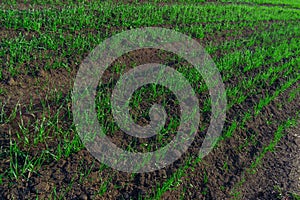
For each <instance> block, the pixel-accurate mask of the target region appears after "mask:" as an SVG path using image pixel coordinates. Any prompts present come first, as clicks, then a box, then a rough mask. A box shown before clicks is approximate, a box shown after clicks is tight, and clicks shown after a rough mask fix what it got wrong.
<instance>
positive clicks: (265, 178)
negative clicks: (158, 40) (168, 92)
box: [0, 5, 300, 200]
mask: <svg viewBox="0 0 300 200" xmlns="http://www.w3.org/2000/svg"><path fill="white" fill-rule="evenodd" d="M24 6H26V5H24ZM27 6H28V5H27ZM270 23H276V22H270ZM258 27H259V25H258ZM10 31H11V30H6V29H2V28H1V29H0V36H1V38H2V37H3V38H9V37H12V38H13V37H15V36H17V35H18V33H19V32H20V30H14V31H12V32H11V33H10ZM253 32H254V30H251V29H250V28H249V29H248V28H245V30H242V31H241V33H240V35H238V36H236V37H231V36H230V30H228V31H224V32H222V33H219V34H218V35H214V36H206V38H204V39H203V40H200V42H201V43H202V44H203V45H204V46H205V44H208V43H209V42H210V41H212V39H213V40H214V43H215V44H220V43H221V42H223V41H228V40H234V39H237V38H240V37H247V36H250V35H251V34H252V33H253ZM31 34H37V33H28V37H30V35H31ZM86 53H88V52H86ZM226 53H229V52H228V51H226V52H225V51H222V52H216V53H215V55H212V57H213V58H217V57H220V56H223V55H225V54H226ZM85 56H86V55H81V56H79V57H76V58H71V59H69V60H68V62H70V66H71V71H68V70H66V69H56V70H39V71H38V72H37V74H34V75H32V74H25V73H21V74H20V75H18V76H17V77H11V76H10V75H9V74H8V73H6V77H5V80H4V81H2V82H1V83H0V87H1V88H3V89H4V93H3V94H1V95H0V99H1V102H2V103H3V104H4V107H3V111H1V112H2V113H3V114H2V115H5V116H10V115H11V113H12V112H13V109H14V108H17V109H18V112H17V115H16V116H15V117H14V118H13V119H11V121H10V122H9V123H4V122H1V121H0V122H1V123H0V144H1V149H0V156H1V160H0V166H1V167H0V174H2V173H3V172H4V171H5V170H6V169H8V168H9V167H10V165H9V164H10V163H9V162H10V159H12V158H11V157H10V155H9V153H8V150H9V143H10V140H12V141H16V142H17V144H18V145H19V146H20V149H21V150H22V151H24V152H26V153H27V154H28V155H29V156H30V157H37V156H39V155H40V154H41V151H42V150H46V149H49V151H50V152H55V150H56V148H57V145H58V144H59V143H60V142H62V141H63V139H62V135H61V134H60V133H57V132H56V131H55V130H52V129H51V127H48V129H49V136H50V137H49V139H47V142H40V143H39V144H38V145H37V146H26V145H24V141H22V140H20V139H18V137H17V132H18V131H19V129H20V128H19V124H20V123H21V121H23V122H24V123H25V124H26V123H29V125H28V128H29V130H30V133H31V134H32V138H29V140H32V139H33V137H34V135H35V134H36V130H34V128H33V125H32V124H30V122H34V121H37V120H41V119H43V117H44V118H45V119H46V120H50V119H51V117H53V116H54V115H55V114H56V113H57V111H58V110H59V109H61V114H60V115H59V117H58V119H59V122H58V124H59V127H61V128H62V130H69V129H71V131H70V135H69V136H68V137H69V138H70V139H73V138H74V137H75V135H76V132H75V131H74V129H72V128H70V127H71V126H72V116H68V114H67V113H68V112H67V111H68V110H70V108H71V103H70V99H69V97H70V91H71V89H72V84H73V81H74V78H75V76H76V72H77V70H78V67H79V66H78V64H76V62H75V59H76V60H80V59H81V58H84V57H85ZM171 57H172V54H170V53H167V52H161V51H158V50H153V49H147V50H142V51H135V52H131V53H129V54H127V55H124V56H123V57H121V58H120V59H118V60H117V61H116V63H122V64H125V65H126V66H127V67H126V69H125V71H126V70H128V69H130V66H131V64H132V63H136V64H137V65H140V64H145V63H149V62H158V63H164V64H167V65H169V66H172V67H174V68H175V69H176V68H178V67H179V66H181V65H183V64H185V65H186V64H187V63H184V62H183V63H176V62H174V61H173V60H172V59H170V58H171ZM39 62H40V63H39ZM284 62H288V59H286V60H283V61H282V62H280V63H281V64H282V63H284ZM280 63H278V64H280ZM29 64H30V63H29ZM31 64H32V63H31ZM34 64H40V65H43V64H44V62H43V61H38V62H37V63H34ZM187 66H188V65H187ZM267 67H268V66H262V68H261V69H260V70H265V69H267ZM241 70H242V69H238V70H237V71H241ZM260 70H254V71H251V72H247V73H245V74H244V75H243V76H240V74H238V73H237V74H233V75H232V76H231V78H229V79H228V80H227V81H226V82H225V86H226V87H229V86H234V85H238V83H239V82H240V81H241V80H243V79H247V78H249V77H253V76H256V75H257V74H259V73H260ZM225 73H227V72H223V74H222V75H225ZM295 76H297V74H294V75H290V76H289V77H282V78H280V79H279V80H278V81H276V82H275V83H272V84H271V83H261V86H262V87H257V88H254V90H255V93H254V94H251V95H250V96H249V97H248V98H247V99H246V101H245V102H243V103H241V104H239V105H234V106H233V107H232V108H231V109H230V110H229V111H228V112H227V119H226V123H225V128H224V129H225V130H226V129H227V128H228V127H229V126H230V125H231V123H232V121H233V120H235V119H237V120H238V121H239V122H240V121H241V119H242V117H243V113H245V112H247V111H248V110H250V111H253V108H254V106H255V105H256V104H257V103H258V101H259V99H261V98H264V97H265V96H266V94H268V93H269V94H273V93H274V92H275V90H276V89H277V88H279V86H280V85H282V84H283V83H284V82H286V81H287V80H289V78H290V77H295ZM112 77H113V79H112V80H111V78H112ZM118 77H119V75H118V74H114V73H113V72H112V71H111V70H107V71H106V73H105V77H104V78H103V81H104V82H105V81H106V84H107V85H110V84H113V83H115V81H117V80H118ZM299 83H300V82H299V81H298V82H297V83H295V84H294V85H293V86H291V87H290V88H289V89H287V90H286V91H285V92H283V93H282V94H280V96H278V97H277V98H276V99H275V100H274V101H272V102H271V103H270V105H268V106H267V107H265V108H263V110H262V112H261V113H260V114H259V115H258V116H256V117H253V118H251V119H250V120H249V121H248V122H246V123H245V125H244V126H243V127H239V128H238V129H237V130H236V131H235V132H234V134H233V136H232V137H231V138H229V139H225V140H224V141H222V142H220V144H219V145H218V147H217V148H215V149H214V150H213V151H212V152H211V153H210V154H209V155H208V156H206V157H205V158H204V159H203V160H202V161H201V162H199V163H197V164H196V165H195V166H192V167H190V168H188V169H187V171H186V172H185V175H184V176H183V177H182V178H181V179H180V180H181V181H180V183H179V184H178V185H176V187H174V190H171V191H167V192H165V193H164V194H163V196H162V197H161V198H162V199H171V200H173V199H179V198H181V197H183V199H232V198H233V197H234V195H233V194H232V193H231V192H232V191H234V190H235V189H236V186H237V185H238V184H239V183H240V182H241V181H242V180H243V179H245V180H246V181H245V182H244V183H243V184H241V186H240V187H238V188H237V190H238V191H240V192H241V194H240V196H239V197H240V198H241V199H291V193H294V194H298V195H300V191H299V188H300V181H299V178H300V169H299V166H300V160H299V153H300V143H299V129H300V127H299V123H298V126H296V127H293V128H291V129H288V130H286V131H285V134H286V135H285V136H284V137H283V138H282V139H281V141H280V142H279V143H278V145H277V146H276V149H275V151H274V152H268V153H267V154H266V155H265V157H264V158H263V160H262V162H261V165H259V166H258V168H257V169H256V173H255V174H249V173H247V172H246V168H248V167H249V166H250V165H251V163H252V162H253V160H254V159H255V158H256V156H257V155H258V154H259V153H260V152H261V151H262V149H263V147H265V146H266V145H268V144H269V142H270V141H271V140H272V139H273V137H274V135H273V134H274V132H275V131H276V129H277V127H278V126H279V125H280V124H282V123H283V122H285V121H286V120H287V119H288V118H292V117H295V116H296V114H297V111H299V110H300V105H299V101H300V94H299V93H298V94H297V95H296V97H295V99H294V100H293V101H292V102H289V101H288V98H289V94H290V92H291V91H292V90H293V89H295V88H298V87H299ZM194 87H199V85H194ZM111 89H112V88H108V89H107V92H111ZM58 92H61V94H62V97H61V98H60V99H59V101H58V102H56V101H55V100H54V97H55V94H57V93H58ZM244 93H245V94H247V93H251V92H250V91H244ZM207 96H208V92H207V91H206V92H204V93H203V94H201V96H200V95H198V97H199V102H200V105H202V104H203V102H204V100H205V99H206V98H207ZM162 98H167V97H162ZM160 100H161V99H158V100H157V101H158V102H159V101H160ZM42 101H45V103H43V102H42ZM44 104H45V105H44ZM16 105H17V107H16ZM30 105H32V106H30ZM148 106H149V102H145V103H144V104H143V106H142V107H141V110H145V109H147V108H148ZM173 106H174V105H173ZM170 110H171V114H178V112H175V111H176V109H173V111H172V107H170ZM132 112H133V114H137V113H140V110H136V111H132ZM172 112H173V113H172ZM202 114H203V116H202V118H201V123H202V124H203V125H205V126H206V127H207V126H208V123H209V113H202ZM205 131H206V130H205ZM205 131H203V132H199V134H198V135H197V137H196V139H195V141H194V142H193V144H192V145H191V147H190V148H189V151H188V152H186V153H185V154H184V155H183V156H182V158H180V159H179V160H178V161H176V162H175V163H173V164H172V165H171V166H168V167H166V168H164V169H161V170H159V171H155V172H151V173H142V174H135V175H132V174H130V173H124V172H119V171H116V170H114V169H111V168H109V167H106V166H104V165H103V164H101V163H99V162H98V161H97V160H96V159H94V158H93V157H92V156H91V154H90V153H89V152H88V151H87V150H86V149H84V148H83V149H82V150H79V151H76V150H74V151H73V152H72V153H71V154H70V156H68V157H66V156H65V157H64V156H63V157H62V158H61V159H59V160H55V159H53V158H51V157H49V159H48V160H47V161H45V162H44V163H43V165H42V166H41V168H40V169H39V170H38V171H37V173H35V172H33V173H30V172H27V173H26V174H25V176H26V177H22V178H20V179H18V180H17V181H16V180H15V179H14V178H11V179H10V178H5V177H4V179H3V180H2V182H3V183H2V184H0V199H35V198H36V196H37V195H38V197H39V199H46V198H49V199H54V197H61V198H62V199H138V197H139V196H140V197H142V198H145V197H146V196H148V195H150V196H151V197H152V196H153V195H155V193H156V191H157V188H156V187H157V185H162V184H163V183H164V182H165V181H166V180H168V179H170V177H172V175H173V174H174V173H176V172H177V170H178V169H179V168H180V167H183V166H184V165H185V163H186V162H187V160H188V158H190V157H192V158H194V157H195V156H196V155H197V153H198V151H199V147H200V145H201V142H202V141H203V134H202V133H204V134H205ZM251 135H254V136H255V144H252V143H249V144H248V145H245V141H247V140H249V138H250V137H251ZM110 137H111V140H112V141H113V142H114V143H115V144H116V145H118V146H122V145H124V146H127V145H128V144H129V141H131V140H133V138H132V137H129V136H124V134H123V133H122V132H119V133H118V134H115V135H110ZM169 139H170V138H169ZM31 142H32V141H31ZM141 142H142V141H141ZM158 146H159V145H158ZM139 150H141V151H142V149H139ZM19 159H20V160H19V163H20V164H24V159H23V158H19ZM225 163H226V165H224V164H225ZM224 166H225V167H224ZM88 171H89V173H86V172H88ZM83 174H87V175H86V176H85V175H83ZM103 184H106V187H107V190H106V191H105V192H104V194H103V195H99V194H97V191H99V188H100V186H101V185H103ZM54 191H55V192H54Z"/></svg>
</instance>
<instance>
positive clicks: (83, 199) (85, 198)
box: [79, 194, 88, 200]
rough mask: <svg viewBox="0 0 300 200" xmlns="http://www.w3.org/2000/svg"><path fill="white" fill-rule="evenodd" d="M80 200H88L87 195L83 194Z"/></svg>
mask: <svg viewBox="0 0 300 200" xmlns="http://www.w3.org/2000/svg"><path fill="white" fill-rule="evenodd" d="M79 199H81V200H88V196H87V195H86V194H81V195H80V196H79Z"/></svg>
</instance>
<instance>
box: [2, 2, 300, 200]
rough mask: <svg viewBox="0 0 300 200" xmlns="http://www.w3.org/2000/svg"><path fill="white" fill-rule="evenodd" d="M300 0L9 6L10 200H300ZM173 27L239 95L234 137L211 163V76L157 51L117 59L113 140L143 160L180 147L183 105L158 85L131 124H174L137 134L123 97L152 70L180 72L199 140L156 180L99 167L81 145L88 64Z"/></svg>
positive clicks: (227, 126) (233, 111)
mask: <svg viewBox="0 0 300 200" xmlns="http://www.w3.org/2000/svg"><path fill="white" fill-rule="evenodd" d="M299 24H300V0H292V1H290V0H207V1H205V0H198V1H196V0H193V1H192V0H185V1H183V0H178V1H176V2H175V1H169V0H161V1H153V0H152V1H148V2H146V1H140V2H138V1H128V0H121V1H102V2H100V1H89V0H76V1H75V0H64V1H58V0H57V1H56V0H27V1H20V0H7V1H3V2H2V3H0V60H1V68H0V99H1V101H0V110H1V112H0V144H1V148H0V199H83V200H84V199H119V200H122V199H125V200H127V199H149V200H150V199H170V200H173V199H300V167H299V166H300V156H299V155H300V123H299V121H300V118H299V117H300V115H299V111H300V104H299V102H300V87H299V86H300V85H299V83H300V25H299ZM143 27H161V28H168V29H172V30H176V31H178V32H180V33H182V34H185V35H187V36H189V37H191V38H193V39H195V40H196V41H197V42H199V44H201V46H202V47H204V48H205V50H206V52H207V53H208V54H209V55H210V57H211V59H212V60H213V61H214V63H215V66H216V67H217V69H218V70H219V72H220V75H221V78H222V81H223V83H224V86H225V89H226V98H227V106H226V120H225V123H224V127H223V129H222V134H221V136H220V137H218V138H217V141H216V143H215V146H214V147H213V149H212V151H211V152H210V153H209V154H208V155H207V156H205V157H201V156H200V155H199V154H198V152H199V149H200V148H201V144H202V142H203V140H204V138H205V134H206V131H207V130H208V127H209V124H210V119H211V117H212V116H211V112H212V105H211V97H210V93H209V89H208V87H207V85H206V83H205V81H204V77H202V76H201V75H200V74H199V72H198V71H197V70H195V69H194V68H193V67H192V65H191V64H190V63H189V62H187V60H185V59H184V58H182V57H180V56H178V55H176V54H174V53H172V52H168V51H165V50H161V49H155V48H145V49H140V50H135V51H131V52H129V53H127V54H124V55H122V56H121V57H119V58H118V59H117V60H115V61H114V62H113V63H112V64H111V65H110V66H109V68H108V69H107V70H105V72H104V76H103V77H101V80H102V83H103V84H102V85H99V86H98V87H97V97H99V98H97V99H99V101H97V102H96V108H95V111H96V113H97V119H98V122H99V124H101V125H102V126H103V130H104V133H105V135H106V136H107V137H108V138H109V139H110V141H112V142H113V143H114V144H116V145H117V146H118V147H120V148H122V149H124V150H126V151H129V152H143V153H144V152H149V151H155V150H157V149H159V148H162V147H164V146H165V145H167V144H168V143H169V142H170V141H171V140H172V139H173V138H174V137H175V136H176V131H177V129H178V126H179V119H180V113H181V111H180V104H179V102H178V99H177V97H176V95H174V93H173V92H172V91H171V90H170V89H168V88H166V87H164V86H161V85H157V84H148V85H145V86H143V87H140V88H139V89H138V90H137V91H135V92H134V93H133V96H132V98H131V100H130V104H129V105H130V115H131V116H132V119H133V121H134V122H135V123H137V124H140V125H141V126H142V125H145V124H148V123H149V121H150V119H149V112H150V111H149V110H150V108H151V105H153V104H160V105H162V106H163V107H164V108H165V110H166V113H167V118H166V123H165V124H164V126H163V128H162V129H161V130H160V132H159V133H158V134H157V135H155V136H153V137H151V138H142V139H141V138H136V137H133V136H130V135H127V134H125V133H124V132H123V131H122V130H121V129H120V128H119V127H118V125H117V124H116V123H115V121H114V118H113V115H112V109H111V103H110V97H111V94H112V91H113V88H114V85H115V84H116V83H117V82H118V80H119V78H120V75H122V74H123V73H125V72H128V71H129V70H130V69H133V68H134V67H137V66H139V65H142V64H147V63H161V64H165V65H167V66H170V67H172V68H173V69H175V70H176V71H177V72H180V73H181V74H182V75H183V76H184V77H185V78H186V79H187V80H188V81H189V83H190V85H191V86H192V88H193V90H194V92H195V94H196V96H197V99H198V101H199V108H200V121H199V126H198V130H197V134H196V137H195V138H194V141H193V142H192V144H191V146H190V147H189V148H188V150H187V151H186V152H184V153H183V155H182V156H181V157H180V158H179V159H178V160H176V161H175V162H173V163H172V164H170V165H168V166H166V167H164V168H161V169H159V170H155V171H152V172H144V173H129V172H122V171H118V170H116V169H114V168H112V167H110V166H108V165H106V164H104V163H102V162H99V161H98V160H97V159H95V158H94V157H93V155H92V154H91V153H90V152H89V151H88V150H87V148H86V146H85V144H84V143H83V141H82V140H81V138H80V136H79V134H78V132H77V129H76V124H75V123H74V121H73V114H74V113H72V106H74V104H72V94H73V93H72V91H73V85H74V81H75V78H76V74H77V72H78V70H79V68H80V65H81V63H82V61H83V60H84V59H85V58H86V57H87V56H88V55H89V53H90V52H91V51H92V50H93V49H94V48H95V47H96V46H97V45H99V44H100V43H101V42H103V41H104V40H105V39H108V38H110V37H112V36H114V35H116V34H118V33H121V32H123V31H127V30H133V29H136V28H143Z"/></svg>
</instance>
